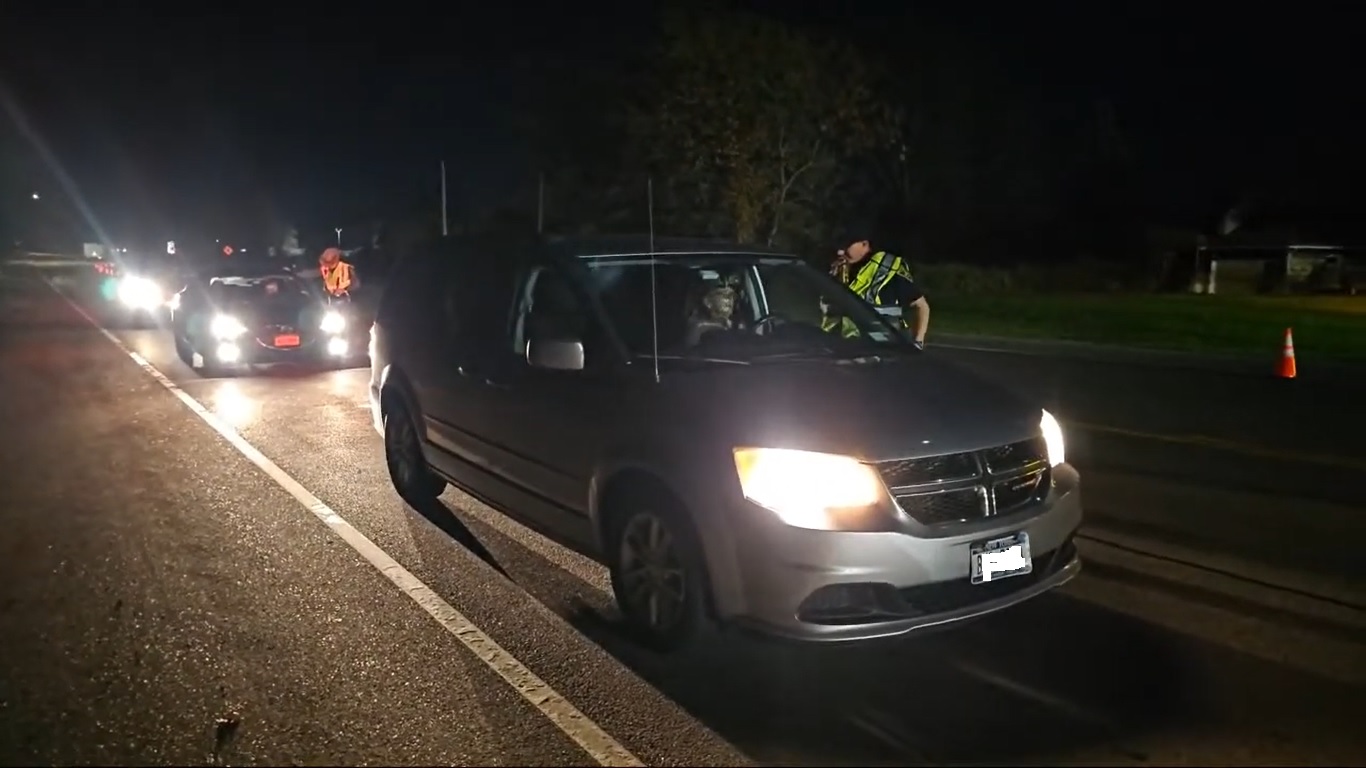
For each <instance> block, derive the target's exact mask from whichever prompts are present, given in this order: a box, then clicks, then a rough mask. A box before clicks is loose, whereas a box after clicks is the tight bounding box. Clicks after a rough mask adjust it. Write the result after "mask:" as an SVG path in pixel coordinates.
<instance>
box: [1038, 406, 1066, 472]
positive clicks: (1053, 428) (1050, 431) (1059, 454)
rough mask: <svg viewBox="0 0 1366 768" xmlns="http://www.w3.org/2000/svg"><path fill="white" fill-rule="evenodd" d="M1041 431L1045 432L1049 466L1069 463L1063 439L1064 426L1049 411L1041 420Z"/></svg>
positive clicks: (1044, 438) (1045, 412)
mask: <svg viewBox="0 0 1366 768" xmlns="http://www.w3.org/2000/svg"><path fill="white" fill-rule="evenodd" d="M1039 430H1040V431H1041V432H1043V441H1044V444H1045V445H1047V446H1048V465H1049V466H1051V467H1056V466H1058V465H1059V464H1061V463H1063V462H1064V461H1067V452H1066V447H1065V446H1064V444H1063V439H1062V425H1061V424H1059V423H1058V420H1057V419H1056V418H1054V417H1053V414H1051V413H1049V412H1048V411H1044V412H1043V416H1042V417H1041V418H1040V419H1039Z"/></svg>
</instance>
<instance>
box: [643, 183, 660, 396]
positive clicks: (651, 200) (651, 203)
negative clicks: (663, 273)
mask: <svg viewBox="0 0 1366 768" xmlns="http://www.w3.org/2000/svg"><path fill="white" fill-rule="evenodd" d="M645 204H646V206H647V207H648V208H649V215H650V341H651V344H652V345H653V347H654V364H655V383H656V384H658V383H659V298H658V295H657V294H658V293H659V292H658V290H656V288H655V261H656V260H657V259H656V257H655V180H654V178H653V177H647V178H646V179H645Z"/></svg>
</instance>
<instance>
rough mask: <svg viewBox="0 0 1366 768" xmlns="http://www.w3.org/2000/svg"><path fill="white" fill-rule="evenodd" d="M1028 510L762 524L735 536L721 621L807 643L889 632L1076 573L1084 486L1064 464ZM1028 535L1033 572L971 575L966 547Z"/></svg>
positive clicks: (1007, 602)
mask: <svg viewBox="0 0 1366 768" xmlns="http://www.w3.org/2000/svg"><path fill="white" fill-rule="evenodd" d="M1053 477H1054V487H1053V489H1052V490H1051V492H1050V494H1049V496H1048V497H1047V498H1046V499H1045V500H1044V501H1043V502H1041V503H1040V504H1039V505H1037V506H1036V507H1035V508H1033V509H1029V510H1026V511H1024V512H1021V513H1018V514H1014V515H1009V516H1005V517H1002V518H999V519H992V518H987V519H985V520H982V521H978V522H974V523H964V524H960V525H957V526H955V527H953V528H951V529H947V530H946V531H941V532H935V531H927V532H923V533H921V534H911V533H906V532H885V533H883V532H879V533H853V532H839V531H834V532H832V531H814V530H807V529H802V528H793V527H790V526H786V525H783V524H782V523H780V522H778V521H777V519H776V517H775V518H774V519H773V520H772V521H767V520H765V521H762V522H761V523H760V524H758V525H756V526H755V527H753V528H749V529H748V530H747V531H746V533H745V534H744V539H743V540H741V541H737V542H736V547H735V553H736V558H737V561H738V562H737V564H736V565H737V575H738V577H739V578H738V581H739V584H738V585H736V586H737V587H738V589H736V590H735V591H733V592H731V593H730V594H729V595H728V596H729V597H730V598H731V600H733V601H734V602H735V603H737V604H735V605H732V606H730V610H728V611H725V612H726V613H727V614H729V615H728V616H726V617H725V618H726V620H727V621H728V623H731V624H734V625H736V626H738V627H741V628H745V629H750V630H754V631H757V632H759V633H761V634H765V635H770V636H777V637H781V638H786V639H792V640H801V641H809V642H850V641H866V640H876V639H880V638H890V637H896V636H899V635H905V634H909V633H913V632H919V631H922V630H927V629H930V628H935V627H943V626H945V625H950V624H953V623H955V622H959V621H963V620H966V619H971V618H975V617H978V616H982V615H985V614H988V613H991V612H993V611H998V610H1001V609H1003V608H1008V607H1010V606H1013V605H1016V604H1018V603H1020V602H1023V601H1025V600H1028V599H1029V598H1031V597H1035V596H1037V595H1040V594H1042V593H1044V592H1047V591H1049V590H1051V589H1053V588H1055V587H1058V586H1060V585H1062V584H1064V583H1066V582H1067V581H1069V580H1071V579H1072V578H1073V577H1075V576H1076V575H1077V574H1078V573H1079V572H1080V571H1081V561H1080V559H1079V558H1078V557H1077V551H1076V547H1075V545H1074V544H1073V541H1072V540H1073V537H1074V536H1075V535H1076V531H1077V529H1078V527H1080V525H1081V520H1082V506H1081V489H1080V483H1079V479H1078V476H1077V473H1076V471H1075V470H1074V469H1072V468H1071V467H1070V466H1069V465H1066V464H1064V465H1061V466H1059V467H1056V468H1055V469H1054V471H1053ZM1014 532H1025V533H1027V534H1028V535H1029V541H1030V550H1031V556H1032V561H1033V570H1032V571H1031V572H1030V573H1028V574H1024V575H1019V576H1012V577H1008V578H1004V579H1001V580H999V581H992V582H989V583H985V584H972V583H971V581H970V578H969V571H970V568H971V564H970V563H971V559H970V554H969V548H970V545H971V544H972V543H974V542H979V541H982V540H984V539H990V538H995V537H997V536H1000V535H1003V534H1008V533H1014Z"/></svg>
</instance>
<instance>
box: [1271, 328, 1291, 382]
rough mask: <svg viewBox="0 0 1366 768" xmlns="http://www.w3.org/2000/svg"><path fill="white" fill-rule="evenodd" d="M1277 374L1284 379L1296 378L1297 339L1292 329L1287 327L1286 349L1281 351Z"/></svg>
mask: <svg viewBox="0 0 1366 768" xmlns="http://www.w3.org/2000/svg"><path fill="white" fill-rule="evenodd" d="M1276 375H1277V376H1279V377H1280V378H1282V379H1293V378H1295V339H1294V338H1293V337H1292V336H1291V335H1290V329H1289V328H1286V329H1285V350H1284V351H1283V352H1282V353H1281V364H1280V365H1279V366H1277V367H1276Z"/></svg>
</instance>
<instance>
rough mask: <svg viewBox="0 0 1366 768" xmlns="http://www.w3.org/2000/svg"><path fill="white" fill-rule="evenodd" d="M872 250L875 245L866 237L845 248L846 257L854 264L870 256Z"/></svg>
mask: <svg viewBox="0 0 1366 768" xmlns="http://www.w3.org/2000/svg"><path fill="white" fill-rule="evenodd" d="M871 250H873V246H872V244H871V243H869V242H868V241H867V240H866V239H865V240H854V241H853V242H851V243H849V244H848V245H846V246H844V248H843V251H844V255H845V257H847V258H848V259H849V261H850V262H851V263H853V264H857V263H859V262H860V261H863V260H864V259H866V258H868V252H869V251H871Z"/></svg>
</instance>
